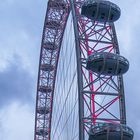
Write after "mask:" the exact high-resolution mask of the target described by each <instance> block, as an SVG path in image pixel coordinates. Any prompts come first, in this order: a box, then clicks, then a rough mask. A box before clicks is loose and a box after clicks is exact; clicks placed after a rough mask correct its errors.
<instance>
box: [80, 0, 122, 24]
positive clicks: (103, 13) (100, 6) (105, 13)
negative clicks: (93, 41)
mask: <svg viewBox="0 0 140 140" xmlns="http://www.w3.org/2000/svg"><path fill="white" fill-rule="evenodd" d="M81 14H82V15H83V16H86V17H87V18H89V19H92V20H95V21H98V22H103V23H105V22H110V23H111V22H115V21H116V20H118V19H119V17H120V15H121V10H120V8H119V7H118V6H117V5H116V4H114V3H112V2H110V1H105V0H87V1H86V2H85V3H84V4H83V6H82V10H81Z"/></svg>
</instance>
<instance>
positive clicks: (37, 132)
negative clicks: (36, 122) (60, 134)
mask: <svg viewBox="0 0 140 140" xmlns="http://www.w3.org/2000/svg"><path fill="white" fill-rule="evenodd" d="M36 135H39V136H46V135H48V131H47V130H45V129H43V128H38V129H37V131H36Z"/></svg>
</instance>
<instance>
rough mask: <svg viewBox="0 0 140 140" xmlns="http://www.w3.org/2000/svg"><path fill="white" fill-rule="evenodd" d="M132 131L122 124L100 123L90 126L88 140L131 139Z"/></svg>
mask: <svg viewBox="0 0 140 140" xmlns="http://www.w3.org/2000/svg"><path fill="white" fill-rule="evenodd" d="M133 136H134V132H133V130H132V129H131V128H129V127H128V126H126V125H122V124H111V123H110V124H109V123H100V124H97V125H95V126H94V127H92V128H91V130H90V132H89V139H88V140H133Z"/></svg>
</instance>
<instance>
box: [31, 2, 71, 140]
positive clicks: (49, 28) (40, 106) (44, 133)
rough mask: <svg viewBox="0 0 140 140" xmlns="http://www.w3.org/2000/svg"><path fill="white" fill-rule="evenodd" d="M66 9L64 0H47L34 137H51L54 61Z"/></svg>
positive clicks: (66, 16)
mask: <svg viewBox="0 0 140 140" xmlns="http://www.w3.org/2000/svg"><path fill="white" fill-rule="evenodd" d="M69 10H70V9H69V5H68V3H67V1H63V0H57V1H56V0H49V1H48V7H47V12H46V17H45V23H44V29H43V36H42V43H41V52H40V62H39V73H38V86H37V96H36V114H35V134H34V140H50V132H51V119H52V107H53V96H54V86H55V78H56V72H57V64H58V59H59V52H60V48H61V43H62V39H63V34H64V30H65V26H66V22H67V18H68V15H69Z"/></svg>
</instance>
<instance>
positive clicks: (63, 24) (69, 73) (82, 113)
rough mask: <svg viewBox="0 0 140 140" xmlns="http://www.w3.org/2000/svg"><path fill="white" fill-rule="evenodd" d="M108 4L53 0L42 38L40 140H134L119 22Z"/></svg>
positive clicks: (38, 107) (37, 124)
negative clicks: (118, 33) (128, 112)
mask: <svg viewBox="0 0 140 140" xmlns="http://www.w3.org/2000/svg"><path fill="white" fill-rule="evenodd" d="M120 15H121V10H120V8H119V7H118V6H117V5H116V4H114V3H112V2H109V1H105V0H48V6H47V12H46V17H45V22H44V29H43V35H42V43H41V51H40V63H39V72H38V84H37V94H36V114H35V131H34V132H35V133H34V140H56V139H57V140H65V139H67V140H113V139H115V140H132V139H133V135H134V132H133V130H132V129H131V128H130V127H128V126H127V125H126V109H125V95H124V85H123V74H125V73H126V72H127V71H128V69H129V62H128V60H127V59H126V58H125V57H124V56H121V55H120V51H119V45H118V41H117V36H116V31H115V26H114V22H115V21H117V20H118V19H119V17H120Z"/></svg>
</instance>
